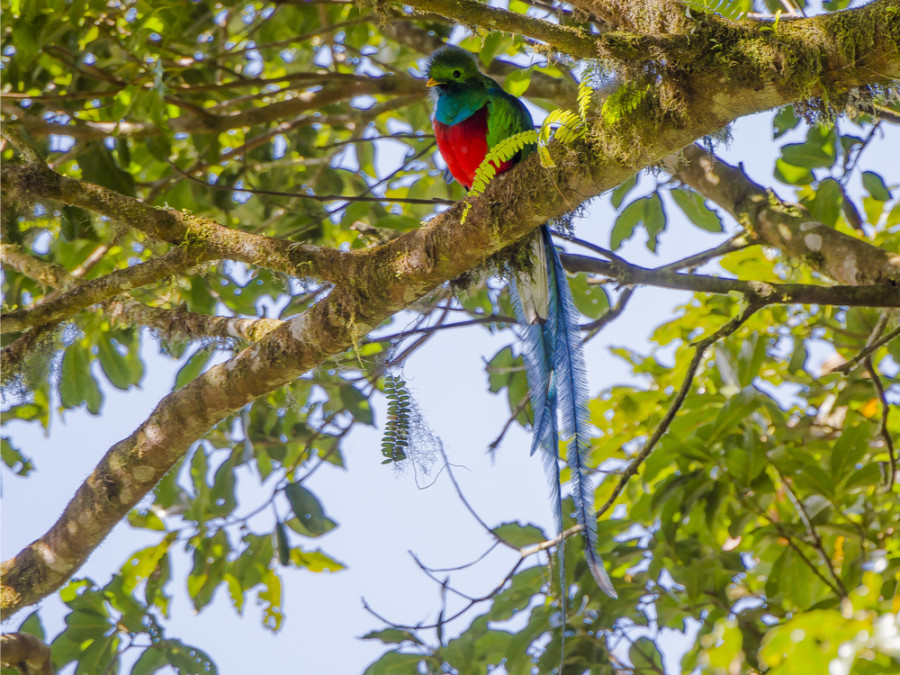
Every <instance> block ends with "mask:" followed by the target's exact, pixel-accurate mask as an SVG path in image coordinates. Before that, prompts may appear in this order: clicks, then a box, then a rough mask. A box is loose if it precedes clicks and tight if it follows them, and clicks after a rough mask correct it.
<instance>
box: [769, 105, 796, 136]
mask: <svg viewBox="0 0 900 675" xmlns="http://www.w3.org/2000/svg"><path fill="white" fill-rule="evenodd" d="M798 124H800V118H799V117H797V115H795V114H794V107H793V106H790V105H788V106H785V107H784V108H782V109H781V110H779V111H778V113H777V114H776V115H775V117H774V119H773V120H772V127H773V129H774V135H773V138H781V137H782V136H783V135H784V134H786V133H787V132H788V131H790V130H791V129H793V128H794V127H796V126H797V125H798Z"/></svg>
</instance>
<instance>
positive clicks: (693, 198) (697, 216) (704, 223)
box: [669, 188, 724, 232]
mask: <svg viewBox="0 0 900 675" xmlns="http://www.w3.org/2000/svg"><path fill="white" fill-rule="evenodd" d="M669 194H671V195H672V198H673V199H674V200H675V203H676V204H678V206H679V207H680V208H681V210H682V211H684V215H686V216H687V219H688V220H689V221H690V222H691V224H692V225H696V226H697V227H699V228H700V229H701V230H706V231H707V232H722V230H723V229H724V228H723V227H722V219H721V218H719V214H718V213H716V212H715V211H713V210H712V209H711V208H709V207H708V206H707V205H706V200H705V199H704V198H703V196H702V195H700V194H698V193H697V192H694V191H693V190H688V189H686V188H678V189H675V190H672V191H671V192H670V193H669Z"/></svg>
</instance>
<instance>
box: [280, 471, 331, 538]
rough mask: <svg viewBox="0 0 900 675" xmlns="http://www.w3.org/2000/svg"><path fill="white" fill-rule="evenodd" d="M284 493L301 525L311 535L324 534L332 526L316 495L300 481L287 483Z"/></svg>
mask: <svg viewBox="0 0 900 675" xmlns="http://www.w3.org/2000/svg"><path fill="white" fill-rule="evenodd" d="M284 494H285V496H286V497H287V498H288V502H290V504H291V509H292V510H293V512H294V515H295V516H297V518H298V519H299V521H300V524H301V526H302V527H303V528H304V529H306V530H307V531H309V532H310V533H312V534H313V535H315V536H318V535H322V534H325V533H326V532H328V530H330V529H332V528H333V527H334V524H333V521H331V520H330V519H329V518H328V517H327V516H326V515H325V509H323V508H322V504H321V503H320V502H319V500H318V499H317V498H316V496H315V495H314V494H313V493H312V492H310V491H309V490H307V489H306V488H305V487H303V486H302V485H301V484H300V483H290V484H288V485H287V486H286V487H285V488H284Z"/></svg>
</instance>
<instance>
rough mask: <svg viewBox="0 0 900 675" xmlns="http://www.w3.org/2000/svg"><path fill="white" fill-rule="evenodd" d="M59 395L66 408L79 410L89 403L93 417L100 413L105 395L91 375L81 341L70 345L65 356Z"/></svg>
mask: <svg viewBox="0 0 900 675" xmlns="http://www.w3.org/2000/svg"><path fill="white" fill-rule="evenodd" d="M59 395H60V401H61V403H62V405H63V407H64V408H77V407H78V406H80V405H81V404H82V403H87V407H88V410H89V411H90V413H91V414H92V415H96V414H97V413H99V412H100V407H101V405H102V403H103V394H102V393H101V392H100V387H98V386H97V382H96V380H94V376H93V375H91V368H90V359H89V356H88V352H87V350H86V349H85V348H84V345H83V344H82V343H81V342H80V341H76V342H73V343H72V344H71V345H69V347H68V349H66V353H65V354H64V355H63V362H62V369H61V371H60V379H59Z"/></svg>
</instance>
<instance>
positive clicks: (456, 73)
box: [453, 70, 462, 79]
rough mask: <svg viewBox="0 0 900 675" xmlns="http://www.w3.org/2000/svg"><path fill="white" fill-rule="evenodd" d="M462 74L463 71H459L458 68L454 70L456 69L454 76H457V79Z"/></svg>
mask: <svg viewBox="0 0 900 675" xmlns="http://www.w3.org/2000/svg"><path fill="white" fill-rule="evenodd" d="M460 75H462V73H461V72H459V71H458V70H454V71H453V77H455V78H456V79H459V76H460Z"/></svg>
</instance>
